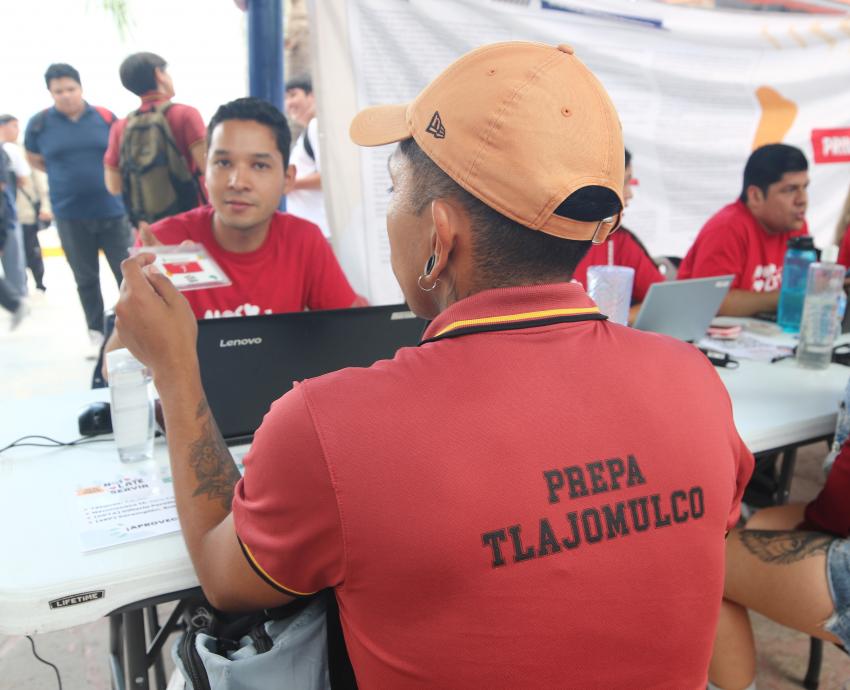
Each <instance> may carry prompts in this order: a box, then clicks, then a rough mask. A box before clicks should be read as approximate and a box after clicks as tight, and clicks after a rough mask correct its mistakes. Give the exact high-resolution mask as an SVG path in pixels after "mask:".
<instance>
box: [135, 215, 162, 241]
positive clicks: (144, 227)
mask: <svg viewBox="0 0 850 690" xmlns="http://www.w3.org/2000/svg"><path fill="white" fill-rule="evenodd" d="M138 230H139V241H140V242H141V243H142V246H143V247H161V246H162V242H160V241H159V239H157V236H156V235H154V234H153V231H152V230H151V226H150V225H148V224H147V223H146V222H145V221H143V220H142V221H139V227H138Z"/></svg>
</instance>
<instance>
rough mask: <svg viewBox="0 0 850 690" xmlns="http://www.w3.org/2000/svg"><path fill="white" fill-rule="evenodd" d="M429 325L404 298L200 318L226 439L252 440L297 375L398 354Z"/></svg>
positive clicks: (208, 380) (205, 375) (205, 365)
mask: <svg viewBox="0 0 850 690" xmlns="http://www.w3.org/2000/svg"><path fill="white" fill-rule="evenodd" d="M425 326H426V322H425V321H424V320H422V319H419V318H416V317H415V316H414V315H413V314H412V313H411V312H410V311H409V310H408V308H407V305H405V304H395V305H389V306H382V307H363V308H354V309H335V310H328V311H305V312H297V313H293V314H270V315H266V316H247V317H240V318H223V319H205V320H202V321H199V322H198V359H199V361H200V365H201V379H202V381H203V384H204V390H205V392H206V395H207V401H208V402H209V405H210V409H211V410H212V412H213V415H214V417H215V419H216V422H218V426H219V429H221V433H222V435H223V436H224V438H225V440H227V441H228V442H231V443H235V442H242V441H246V440H249V439H250V438H251V436H252V435H253V433H254V432H255V431H256V430H257V428H258V427H259V426H260V422H262V420H263V416H264V415H265V414H266V412H268V409H269V407H270V406H271V404H272V402H274V401H275V400H277V399H278V398H279V397H280V396H282V395H283V394H284V393H286V392H287V391H288V390H289V389H290V388H292V384H293V382H294V381H301V380H303V379H306V378H311V377H314V376H319V375H321V374H326V373H328V372H330V371H336V370H337V369H342V368H344V367H352V366H354V367H367V366H370V365H372V364H374V363H375V362H376V361H378V360H379V359H389V358H392V357H393V356H394V355H395V352H396V350H398V349H399V348H400V347H405V346H415V345H417V344H418V343H419V339H420V337H421V335H422V333H423V331H424V330H425Z"/></svg>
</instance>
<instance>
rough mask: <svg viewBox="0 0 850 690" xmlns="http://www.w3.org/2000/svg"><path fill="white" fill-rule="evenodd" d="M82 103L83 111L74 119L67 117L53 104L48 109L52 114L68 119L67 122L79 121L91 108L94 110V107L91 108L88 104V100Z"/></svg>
mask: <svg viewBox="0 0 850 690" xmlns="http://www.w3.org/2000/svg"><path fill="white" fill-rule="evenodd" d="M83 105H84V107H83V112H82V113H81V114H80V116H79V117H78V118H77V119H76V120H72V119H71V118H70V117H68V116H67V115H66V114H65V113H63V112H61V111H60V110H59V108H57V107H56V106H55V105H54V106H52V107H51V108H50V109H51V110H52V111H53V114H54V115H58V116H59V117H62V118H65V119H66V120H68V122H79V121H80V120H82V119H83V118H84V117H85V116H86V115H88V114H89V113H90V112H91V111H93V110H94V108H93V107H92V106H91V105H89V102H88V101H83Z"/></svg>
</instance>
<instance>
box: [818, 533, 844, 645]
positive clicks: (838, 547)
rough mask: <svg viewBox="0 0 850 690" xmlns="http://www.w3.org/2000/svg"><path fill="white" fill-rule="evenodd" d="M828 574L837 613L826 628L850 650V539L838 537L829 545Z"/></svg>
mask: <svg viewBox="0 0 850 690" xmlns="http://www.w3.org/2000/svg"><path fill="white" fill-rule="evenodd" d="M826 576H827V580H828V581H829V593H830V595H831V596H832V603H833V606H834V607H835V613H833V614H832V615H831V616H830V617H829V620H827V622H826V625H824V628H826V629H827V630H828V631H829V632H831V633H832V634H833V635H835V636H836V637H838V639H840V640H841V644H843V645H844V648H845V649H848V650H850V539H836V540H835V541H833V542H832V543H831V544H830V545H829V551H828V552H827V554H826Z"/></svg>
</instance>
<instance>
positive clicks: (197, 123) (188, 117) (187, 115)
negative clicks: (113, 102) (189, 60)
mask: <svg viewBox="0 0 850 690" xmlns="http://www.w3.org/2000/svg"><path fill="white" fill-rule="evenodd" d="M167 100H168V99H166V98H163V97H162V96H161V95H160V94H148V95H145V96H143V97H142V105H141V106H140V107H139V110H142V111H147V110H151V109H152V108H153V107H154V106H155V105H159V104H161V103H165V102H166V101H167ZM165 119H166V120H168V126H169V127H170V128H171V134H172V135H173V136H174V142H175V143H176V144H177V148H178V150H179V151H180V153H181V155H182V156H183V159H184V160H185V161H186V163H187V164H188V166H189V170H190V171H191V173H192V174H193V175H195V174H197V175H200V174H201V173H203V170H199V169H198V166H197V165H196V164H195V160H194V159H193V158H192V154H191V151H190V149H191V148H192V146H194V145H195V144H197V143H198V142H199V141H204V140H205V139H206V137H207V127H206V125H205V124H204V120H203V118H201V114H200V113H199V112H198V111H197V110H196V109H195V108H193V107H192V106H190V105H183V104H182V103H172V104H171V107H170V108H169V109H168V110H167V111H166V112H165ZM126 126H127V118H126V117H124V118H121V119H120V120H118V121H117V122H116V123H115V124H114V125H112V129H111V130H110V131H109V146H108V147H107V149H106V153H104V154H103V164H104V165H105V166H106V167H108V168H112V169H113V170H118V166H119V163H120V157H121V137H122V136H123V135H124V128H125V127H126Z"/></svg>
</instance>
